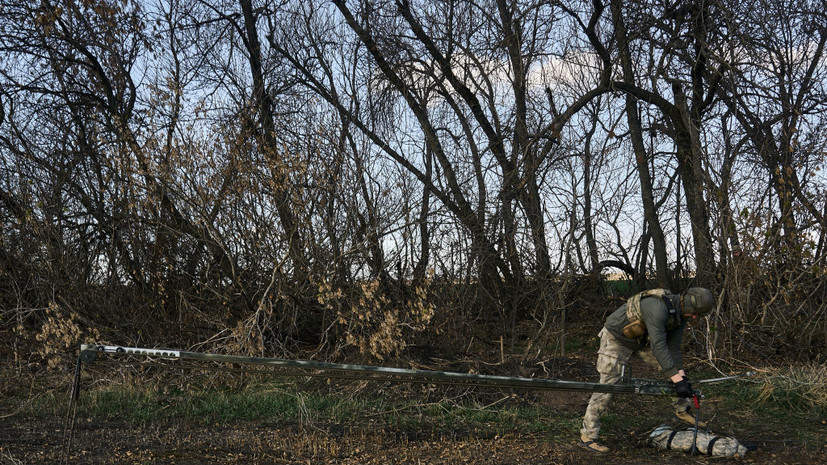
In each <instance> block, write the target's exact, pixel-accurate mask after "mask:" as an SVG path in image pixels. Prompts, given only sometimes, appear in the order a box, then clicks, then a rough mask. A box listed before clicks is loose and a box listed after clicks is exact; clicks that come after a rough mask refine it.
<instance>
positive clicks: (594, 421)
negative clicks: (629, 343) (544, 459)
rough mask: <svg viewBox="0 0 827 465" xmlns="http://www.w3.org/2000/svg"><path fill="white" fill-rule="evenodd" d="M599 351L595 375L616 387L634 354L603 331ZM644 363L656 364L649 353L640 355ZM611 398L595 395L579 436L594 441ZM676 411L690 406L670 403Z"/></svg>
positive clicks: (681, 400)
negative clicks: (598, 374)
mask: <svg viewBox="0 0 827 465" xmlns="http://www.w3.org/2000/svg"><path fill="white" fill-rule="evenodd" d="M598 336H600V350H598V352H597V372H598V373H600V382H601V383H602V384H615V383H617V382H618V381H620V378H621V376H622V373H623V369H624V367H625V366H626V362H628V361H629V358H630V357H631V356H632V354H633V353H634V352H635V351H633V350H632V349H629V348H627V347H625V346H623V345H622V344H620V342H618V341H617V339H616V338H615V337H614V336H613V335H612V333H610V332H609V331H608V330H607V329H606V328H603V329H602V330H601V331H600V333H599V334H598ZM638 355H640V357H641V358H642V359H643V360H644V362H646V363H648V364H654V365H655V366H657V361H656V360H655V357H654V355H652V353H651V351H643V352H641V353H639V354H638ZM611 400H612V395H611V394H609V393H606V392H595V393H594V394H592V397H591V399H589V406H588V407H586V414H585V415H584V416H583V426H582V428H581V429H580V434H581V435H582V436H585V437H587V438H589V439H592V440H595V439H597V437H598V435H599V434H600V417H601V416H603V414H604V413H605V412H606V410H607V409H608V408H609V401H611ZM672 405H673V406H674V407H675V411H676V412H682V411H684V410H686V409H687V408H688V407H689V406H690V405H691V400H690V399H684V398H678V399H677V400H676V401H675V402H674V403H673V404H672Z"/></svg>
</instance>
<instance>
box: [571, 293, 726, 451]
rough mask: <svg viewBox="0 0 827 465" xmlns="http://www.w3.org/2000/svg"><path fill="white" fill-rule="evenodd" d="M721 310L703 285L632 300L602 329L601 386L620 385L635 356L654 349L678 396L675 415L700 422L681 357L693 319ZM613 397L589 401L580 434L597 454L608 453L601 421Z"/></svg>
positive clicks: (601, 396) (595, 397)
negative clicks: (686, 330) (601, 436)
mask: <svg viewBox="0 0 827 465" xmlns="http://www.w3.org/2000/svg"><path fill="white" fill-rule="evenodd" d="M714 306H715V298H714V297H713V295H712V293H711V292H710V291H709V290H708V289H705V288H702V287H691V288H689V289H687V290H686V291H685V292H683V293H682V294H679V295H676V294H672V293H670V292H669V291H666V290H663V289H654V290H649V291H644V292H642V293H640V294H637V295H636V296H634V297H632V298H630V299H629V300H628V301H627V302H626V303H625V304H623V305H622V306H620V308H618V309H617V310H615V311H614V312H613V313H612V314H611V315H609V317H608V318H607V319H606V323H605V326H604V327H603V329H602V330H601V331H600V333H599V336H600V350H599V351H598V355H597V371H598V372H599V373H600V382H601V383H604V384H614V383H617V382H618V381H619V380H620V378H621V375H622V371H623V367H624V366H625V364H626V362H627V361H628V360H629V357H631V355H632V354H634V353H636V352H638V351H641V350H643V349H645V348H647V347H651V349H652V355H654V358H655V360H657V364H658V365H659V366H660V369H661V370H662V372H663V375H664V376H665V377H667V378H669V379H670V380H671V381H672V383H673V385H674V387H675V391H676V394H677V396H678V397H677V400H676V401H675V402H674V404H673V405H674V407H675V415H676V416H677V417H678V418H679V419H681V420H683V421H686V422H688V423H692V424H694V423H695V417H694V415H693V411H692V409H691V405H692V401H691V399H692V396H693V395H694V391H693V390H692V386H690V384H689V382H688V381H687V378H686V373H685V372H684V369H683V360H682V358H681V337H682V335H683V330H684V328H685V327H686V324H687V322H688V321H689V320H693V319H696V318H698V317H699V316H703V315H706V314H707V313H709V312H710V311H711V310H712V308H713V307H714ZM611 397H612V395H611V394H609V393H600V392H596V393H594V394H592V396H591V399H590V400H589V406H588V407H587V408H586V414H585V415H584V417H583V426H582V428H581V430H580V443H579V445H580V446H581V447H584V448H586V449H589V450H591V451H594V452H608V450H609V448H608V447H606V446H604V445H602V444H600V443H598V442H597V439H598V435H599V433H600V417H601V416H602V415H603V413H604V412H605V411H606V409H607V408H608V405H609V401H610V400H611Z"/></svg>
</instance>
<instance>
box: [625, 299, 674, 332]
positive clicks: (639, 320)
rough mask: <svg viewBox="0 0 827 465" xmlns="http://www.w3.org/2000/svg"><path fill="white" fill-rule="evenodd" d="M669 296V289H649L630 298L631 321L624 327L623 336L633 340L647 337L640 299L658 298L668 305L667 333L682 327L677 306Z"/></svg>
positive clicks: (628, 317)
mask: <svg viewBox="0 0 827 465" xmlns="http://www.w3.org/2000/svg"><path fill="white" fill-rule="evenodd" d="M669 294H671V292H670V291H669V290H668V289H647V290H645V291H643V292H639V293H637V294H635V295H633V296H632V297H630V298H629V300H628V301H626V319H627V320H629V324H628V325H626V326H624V327H623V335H624V336H626V337H628V338H631V339H637V338H639V337H643V336H645V335H646V324H645V323H644V322H643V316H642V315H641V313H640V299H642V298H644V297H658V298H660V299H662V300H663V303H665V304H666V308H667V309H668V310H669V319H668V320H667V322H666V330H667V331H669V330H673V329H675V328H677V327H678V326H680V325H681V317H680V315H679V314H678V311H677V310H676V309H675V306H674V305H672V301H671V300H669V298H667V297H666V296H667V295H669Z"/></svg>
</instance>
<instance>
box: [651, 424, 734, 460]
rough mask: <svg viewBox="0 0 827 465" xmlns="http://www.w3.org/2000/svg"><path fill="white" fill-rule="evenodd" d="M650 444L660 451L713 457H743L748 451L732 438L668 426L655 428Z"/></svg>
mask: <svg viewBox="0 0 827 465" xmlns="http://www.w3.org/2000/svg"><path fill="white" fill-rule="evenodd" d="M649 443H650V444H651V445H652V446H653V447H654V448H655V449H659V450H679V451H684V452H691V451H692V450H694V451H695V452H696V453H700V454H705V455H709V456H712V457H743V456H744V454H746V453H747V450H748V449H747V447H746V446H744V445H743V444H741V443H740V442H738V440H737V439H735V438H732V437H726V436H718V435H716V434H713V433H712V432H710V431H698V432H695V430H694V429H692V428H689V429H685V430H680V431H679V430H673V429H672V428H670V427H669V426H668V425H662V426H659V427H658V428H655V430H654V431H652V434H650V435H649Z"/></svg>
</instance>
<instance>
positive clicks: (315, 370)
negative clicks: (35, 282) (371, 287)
mask: <svg viewBox="0 0 827 465" xmlns="http://www.w3.org/2000/svg"><path fill="white" fill-rule="evenodd" d="M104 355H105V356H106V357H107V358H117V357H124V356H139V357H146V358H150V357H155V358H162V359H178V360H193V361H201V362H219V363H236V364H245V365H263V366H267V367H272V368H274V370H273V371H272V372H267V373H268V374H273V375H283V376H311V377H322V378H346V379H360V380H370V381H390V382H418V383H426V384H454V385H457V384H459V385H469V386H480V387H491V388H502V389H529V390H554V391H578V392H608V393H612V394H649V395H667V396H668V395H674V393H675V391H674V389H673V388H672V386H671V383H669V382H666V381H658V380H651V379H635V378H631V379H628V380H626V381H625V382H621V383H618V384H600V383H590V382H579V381H565V380H558V379H544V378H519V377H511V376H495V375H480V374H474V373H455V372H449V371H432V370H414V369H407V368H391V367H380V366H371V365H348V364H341V363H327V362H316V361H311V360H284V359H278V358H267V357H245V356H239V355H223V354H208V353H202V352H190V351H186V350H167V349H144V348H138V347H120V346H105V345H90V344H84V345H82V346H81V347H80V361H82V362H84V363H87V364H91V363H95V361H97V360H98V358H99V357H101V356H104ZM192 368H201V369H204V368H205V367H201V366H199V367H192ZM262 372H263V371H262Z"/></svg>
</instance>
